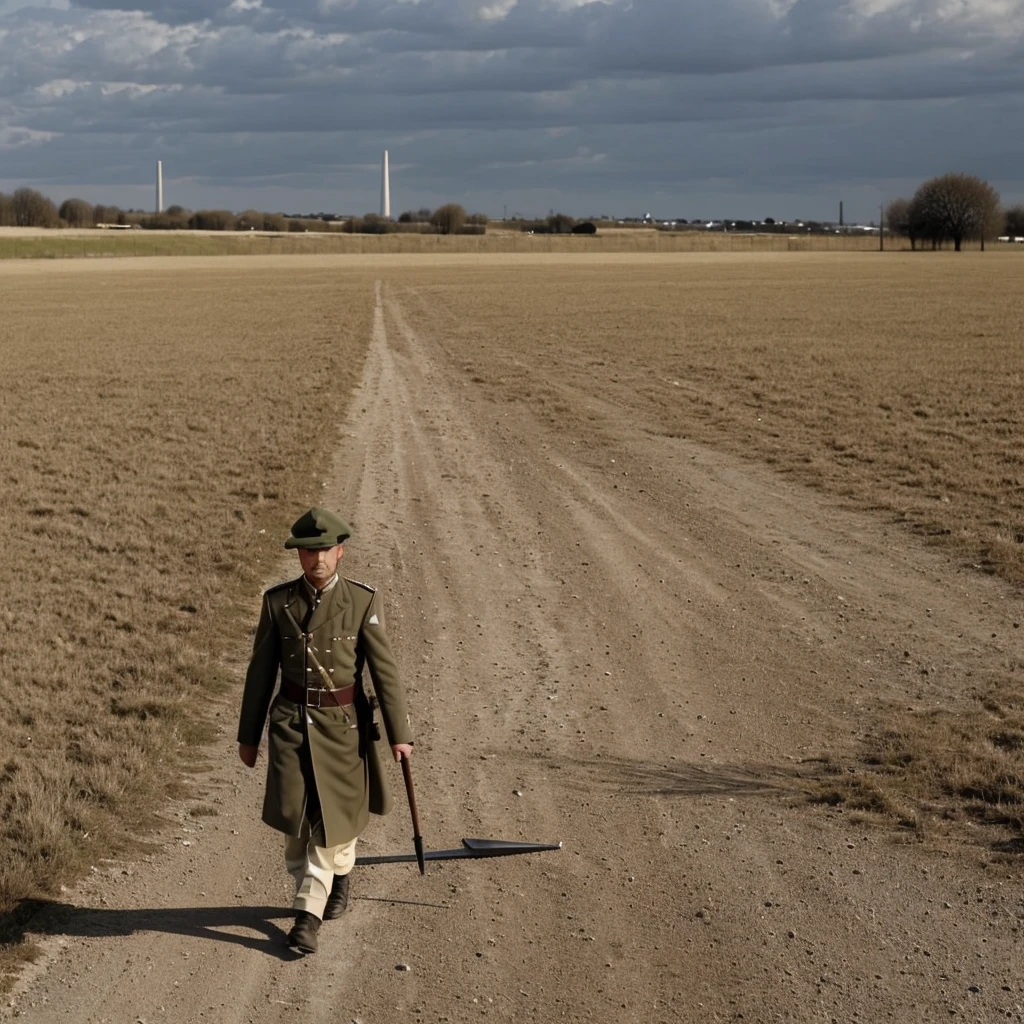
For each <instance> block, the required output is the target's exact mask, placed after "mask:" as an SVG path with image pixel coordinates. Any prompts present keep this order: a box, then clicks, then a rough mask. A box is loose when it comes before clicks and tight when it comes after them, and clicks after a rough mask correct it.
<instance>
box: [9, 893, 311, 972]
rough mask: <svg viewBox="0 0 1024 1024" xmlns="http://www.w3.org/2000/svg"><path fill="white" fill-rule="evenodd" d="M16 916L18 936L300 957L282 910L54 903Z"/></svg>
mask: <svg viewBox="0 0 1024 1024" xmlns="http://www.w3.org/2000/svg"><path fill="white" fill-rule="evenodd" d="M17 916H18V917H19V918H20V919H22V920H23V921H24V922H25V923H24V925H23V927H22V929H21V934H20V935H17V934H15V935H13V936H11V938H12V939H13V941H15V942H18V941H21V940H23V939H24V938H25V937H26V936H25V932H27V931H31V932H32V933H33V934H34V935H65V936H75V937H87V938H103V937H105V936H117V935H134V934H137V933H139V932H164V933H166V934H168V935H191V936H194V937H195V938H199V939H212V940H214V941H216V942H227V943H230V944H232V945H236V946H242V947H244V948H245V949H253V950H256V951H258V952H261V953H266V954H267V955H268V956H273V957H276V958H277V959H278V960H294V959H295V958H296V956H297V954H296V953H294V952H293V951H292V950H290V949H289V948H288V947H287V945H286V944H285V939H286V935H287V933H286V931H285V930H284V929H282V928H281V927H280V926H279V925H278V924H277V923H276V922H277V921H279V920H282V919H283V920H284V921H285V922H286V926H287V927H289V928H290V927H291V923H292V919H293V917H294V912H293V911H291V910H288V909H286V908H282V907H151V908H147V909H141V910H113V909H111V910H103V909H96V908H92V907H76V906H75V905H74V904H71V903H59V902H57V901H54V900H26V901H25V903H23V904H22V905H21V906H20V907H19V908H18V914H17Z"/></svg>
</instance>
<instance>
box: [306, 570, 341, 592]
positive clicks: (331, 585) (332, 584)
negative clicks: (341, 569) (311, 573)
mask: <svg viewBox="0 0 1024 1024" xmlns="http://www.w3.org/2000/svg"><path fill="white" fill-rule="evenodd" d="M302 582H303V583H305V585H306V593H307V594H309V596H310V597H316V587H314V586H313V584H312V583H310V582H309V580H307V579H306V577H305V576H303V577H302ZM337 583H338V574H337V573H335V574H334V575H333V576H332V577H331V578H330V579H329V580H328V581H327V585H326V586H325V587H324V588H323V590H321V591H320V597H321V598H323V596H324V595H325V594H327V593H329V592H330V591H331V590H333V589H334V588H335V586H336V585H337Z"/></svg>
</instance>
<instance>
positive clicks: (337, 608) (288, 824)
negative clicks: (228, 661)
mask: <svg viewBox="0 0 1024 1024" xmlns="http://www.w3.org/2000/svg"><path fill="white" fill-rule="evenodd" d="M309 606H310V600H309V591H308V589H307V587H306V584H305V582H304V581H303V578H302V577H301V576H300V577H299V578H298V579H295V580H291V581H290V582H288V583H282V584H280V586H277V587H272V588H271V589H270V590H268V591H267V592H266V593H265V594H264V595H263V607H262V610H261V612H260V621H259V625H258V626H257V628H256V638H255V641H254V643H253V652H252V660H251V661H250V662H249V670H248V672H247V673H246V677H245V691H244V693H243V696H242V711H241V715H240V718H239V724H238V742H239V743H245V744H249V745H252V746H256V745H258V744H259V742H260V737H261V736H262V734H263V727H264V724H265V723H266V720H267V715H268V712H269V716H270V728H269V732H268V744H267V790H266V796H265V799H264V803H263V820H264V821H265V822H266V823H267V824H268V825H270V826H271V827H272V828H276V829H278V830H279V831H281V832H284V833H286V834H287V835H291V836H299V835H300V834H301V831H302V827H303V824H304V819H305V812H306V798H307V793H306V782H305V780H304V776H303V772H302V761H301V758H302V757H304V756H307V754H306V751H308V757H309V758H310V759H311V761H312V769H313V774H314V776H315V780H316V790H317V793H318V795H319V798H320V806H321V809H322V812H323V822H324V833H325V844H326V845H327V846H337V845H339V844H341V843H347V842H348V841H349V840H351V839H354V838H355V837H356V836H358V835H359V833H360V832H361V831H362V830H363V829H364V828H365V826H366V822H367V819H368V816H369V813H370V812H371V811H372V812H373V813H374V814H387V813H388V811H389V810H390V809H391V798H390V795H389V793H388V789H387V784H386V782H385V779H384V774H383V768H382V764H381V760H380V754H379V752H378V750H377V744H376V743H375V742H374V737H373V732H372V716H373V710H372V707H371V705H370V702H369V699H368V697H367V695H366V694H365V692H364V691H363V689H362V685H363V680H362V676H363V668H364V666H365V667H366V668H368V669H369V674H370V679H371V681H372V683H373V691H374V692H375V694H376V698H377V704H378V706H379V710H380V716H381V720H382V722H383V725H384V730H385V732H386V733H387V738H388V742H389V743H392V744H393V743H411V742H412V734H411V731H410V728H409V723H408V715H407V713H406V706H405V695H404V691H403V689H402V685H401V683H400V681H399V676H398V667H397V665H396V664H395V659H394V656H393V655H392V653H391V646H390V644H389V643H388V638H387V633H386V632H385V630H384V613H383V611H382V609H381V603H380V600H379V598H378V596H377V593H376V591H374V589H373V588H372V587H368V586H366V585H365V584H362V583H357V582H356V581H355V580H349V579H345V578H344V577H340V576H339V578H338V582H337V584H336V585H335V586H334V587H332V588H331V589H330V590H329V591H328V592H327V593H326V594H325V595H324V597H323V600H322V601H321V602H320V604H319V605H318V606H317V608H316V610H315V611H314V612H313V615H312V618H311V619H310V621H309V623H308V624H307V627H306V631H305V632H303V629H302V626H301V623H302V622H303V620H304V619H305V617H306V614H307V612H308V611H309ZM317 663H319V666H320V667H319V668H318V667H317ZM321 669H322V671H321ZM279 673H280V675H281V677H282V678H283V679H287V680H288V681H289V682H292V683H296V684H298V685H299V686H309V687H327V683H326V682H325V681H324V676H327V677H328V678H329V679H330V681H331V683H330V688H332V689H333V688H338V687H344V686H349V685H352V684H353V683H354V684H356V693H357V696H356V702H355V705H354V706H348V707H344V708H341V707H324V708H315V707H310V708H303V707H302V706H300V705H297V704H294V703H293V702H292V701H289V700H286V699H285V698H284V697H282V696H281V695H280V694H279V693H278V694H277V696H276V697H275V696H274V693H275V689H276V683H277V678H278V674H279ZM272 699H273V702H272ZM307 743H308V748H307V747H306V746H305V745H306V744H307Z"/></svg>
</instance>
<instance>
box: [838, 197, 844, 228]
mask: <svg viewBox="0 0 1024 1024" xmlns="http://www.w3.org/2000/svg"><path fill="white" fill-rule="evenodd" d="M839 226H840V227H842V226H843V201H842V199H840V200H839Z"/></svg>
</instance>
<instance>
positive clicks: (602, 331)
mask: <svg viewBox="0 0 1024 1024" xmlns="http://www.w3.org/2000/svg"><path fill="white" fill-rule="evenodd" d="M1022 271H1024V254H1021V253H1016V252H1004V253H993V252H990V253H986V254H985V255H984V256H982V255H980V254H965V255H961V256H960V257H957V256H955V255H953V254H949V253H937V254H932V253H918V254H909V253H908V254H899V253H890V254H885V255H882V254H872V255H868V254H863V255H862V254H836V255H820V256H812V255H799V254H792V255H790V256H786V257H779V256H771V255H766V256H756V255H751V256H738V255H736V256H729V255H724V254H723V255H720V256H714V255H712V256H707V257H699V256H693V257H675V258H672V257H667V258H665V259H664V260H662V261H660V262H651V263H643V264H640V263H633V264H627V263H622V264H620V265H618V266H616V265H614V264H611V263H605V264H603V265H596V264H595V265H591V266H576V267H569V266H563V267H561V268H558V267H555V266H550V265H549V266H547V267H544V268H538V269H536V270H532V269H529V268H526V267H518V268H517V269H516V271H515V273H514V275H513V276H510V275H506V276H505V277H497V276H495V275H493V274H491V273H489V272H488V271H487V270H486V269H478V270H466V271H464V272H461V273H460V275H459V278H458V281H457V282H455V281H452V280H450V279H448V278H447V277H446V276H445V275H444V274H442V273H440V272H438V273H434V274H424V273H420V274H418V275H417V276H416V277H415V278H412V277H410V279H409V281H410V285H411V286H412V287H413V288H414V291H413V293H412V295H411V297H410V301H411V304H412V308H414V309H416V311H417V315H418V320H419V321H420V323H421V324H422V326H423V329H424V330H425V331H427V332H428V333H429V334H431V335H432V336H434V337H437V338H439V339H441V340H442V343H443V344H444V345H445V347H446V348H447V349H448V350H449V351H450V352H451V354H452V355H453V357H454V358H456V359H457V360H459V361H460V362H461V363H462V364H463V365H464V366H465V367H466V372H467V373H468V374H470V375H471V376H472V377H473V378H474V379H476V380H478V381H480V382H482V383H483V384H484V385H486V386H489V387H490V389H491V390H492V391H493V393H494V394H495V395H497V396H500V397H501V398H502V399H504V400H507V401H518V402H522V403H525V404H527V405H528V406H529V408H530V409H531V410H532V411H533V412H534V413H536V414H537V415H540V416H541V417H543V418H545V419H546V420H547V421H548V422H550V423H551V424H552V425H553V426H555V427H556V428H557V429H559V430H561V431H563V432H565V434H566V435H567V436H572V437H575V438H587V439H588V440H589V441H590V442H591V443H596V444H600V443H602V442H611V443H613V442H614V435H613V434H611V433H606V428H607V425H608V423H610V422H613V421H614V419H615V418H616V417H618V416H621V415H622V413H623V412H625V413H626V414H627V415H628V417H629V419H630V421H631V422H633V423H634V424H641V425H643V426H644V427H645V428H646V429H647V430H649V431H651V432H652V433H654V434H659V435H669V436H680V437H687V438H693V439H696V440H699V441H701V442H703V443H706V444H709V445H712V446H715V447H718V448H722V449H725V450H730V451H732V452H735V453H737V454H740V455H742V456H743V457H745V458H749V459H752V460H756V461H762V462H766V463H768V464H770V465H772V466H774V467H775V468H776V469H777V470H778V471H779V472H781V473H784V474H789V475H791V476H793V477H795V478H798V479H799V480H801V481H803V482H804V483H807V484H810V485H812V486H814V487H817V488H820V489H821V490H823V491H826V492H828V493H831V494H833V495H837V496H839V497H841V498H842V499H843V500H844V502H846V503H848V504H849V505H850V506H853V507H857V508H861V509H868V510H873V511H874V512H876V513H877V514H878V515H879V516H881V517H884V518H885V519H888V520H890V521H894V522H897V523H900V524H903V525H904V526H905V528H906V529H908V530H909V531H911V532H913V533H914V534H916V535H917V536H918V537H920V538H922V539H923V540H924V541H925V542H926V543H929V544H935V545H939V546H941V547H942V548H944V549H945V550H946V551H948V552H949V553H950V554H951V555H952V556H953V557H954V558H955V559H957V560H959V561H960V562H962V563H963V564H964V565H965V566H968V567H974V568H975V569H978V570H982V571H985V572H989V573H994V574H998V575H1000V576H1002V577H1004V578H1005V579H1006V580H1008V581H1010V582H1011V583H1012V584H1014V585H1015V586H1018V587H1019V586H1021V585H1022V584H1024V450H1022V448H1021V444H1020V439H1021V436H1022V433H1024V402H1022V401H1021V393H1022V390H1024V347H1022V346H1021V344H1020V339H1021V337H1022V336H1024V305H1022V304H1021V302H1020V300H1019V297H1018V292H1019V282H1020V279H1021V273H1022ZM416 295H418V296H420V299H421V301H420V302H419V303H418V304H417V303H416V302H415V301H414V298H415V296H416ZM608 409H612V410H614V415H613V416H609V415H608V413H607V411H606V410H608ZM581 443H582V442H581ZM1022 670H1024V665H1018V664H1010V663H1008V664H1006V665H998V666H995V665H994V666H992V672H991V673H990V676H989V677H988V678H987V679H986V680H985V682H984V684H983V685H982V684H979V686H978V689H977V690H975V691H973V692H971V693H969V694H967V695H966V696H967V698H968V699H967V701H966V708H967V710H966V711H964V710H962V709H958V710H957V712H956V713H954V712H953V711H952V710H949V711H936V712H933V713H930V714H917V715H915V714H906V715H903V716H901V717H899V718H896V719H894V720H889V721H888V722H887V723H886V724H885V726H884V727H883V726H881V725H879V727H877V728H876V730H875V732H874V733H873V735H872V736H871V737H870V739H869V740H868V743H867V745H866V748H865V750H864V757H863V763H862V765H861V767H860V769H858V771H857V772H856V773H855V774H854V775H850V774H849V773H848V772H847V771H846V770H845V769H844V770H843V772H842V774H841V775H835V776H833V777H832V778H830V779H827V780H826V782H825V784H824V787H823V789H822V790H821V792H820V794H819V795H821V796H822V797H823V798H826V799H829V798H831V799H842V800H844V801H846V802H847V803H848V804H849V805H850V806H851V807H854V808H858V809H861V810H864V811H871V812H875V813H881V814H884V815H887V816H889V817H891V818H893V819H894V820H898V821H902V822H903V823H904V824H907V823H915V822H916V821H917V820H918V818H919V816H920V815H928V814H930V813H938V814H942V815H953V816H957V815H962V814H970V815H973V816H976V817H980V818H983V819H987V820H1001V821H1004V822H1010V823H1014V824H1016V825H1017V826H1022V825H1024V773H1022V770H1021V768H1020V763H1021V762H1020V757H1021V749H1022V748H1024V698H1021V696H1020V694H1019V678H1020V672H1021V671H1022Z"/></svg>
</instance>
